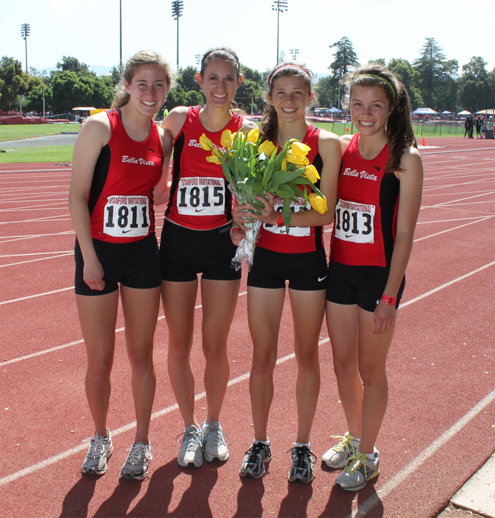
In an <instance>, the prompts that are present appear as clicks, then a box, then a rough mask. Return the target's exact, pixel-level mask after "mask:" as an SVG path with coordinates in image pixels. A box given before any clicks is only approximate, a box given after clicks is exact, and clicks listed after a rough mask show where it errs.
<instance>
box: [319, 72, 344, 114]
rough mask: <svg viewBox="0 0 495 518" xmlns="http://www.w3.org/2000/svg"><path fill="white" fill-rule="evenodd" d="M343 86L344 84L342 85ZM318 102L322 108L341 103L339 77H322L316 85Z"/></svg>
mask: <svg viewBox="0 0 495 518" xmlns="http://www.w3.org/2000/svg"><path fill="white" fill-rule="evenodd" d="M342 86H343V85H342ZM315 93H316V102H317V104H318V106H319V107H321V108H332V107H334V106H337V105H338V104H339V78H338V77H337V76H327V77H322V78H321V79H320V80H319V81H318V83H316V87H315Z"/></svg>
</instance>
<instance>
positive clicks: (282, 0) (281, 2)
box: [272, 0, 289, 65]
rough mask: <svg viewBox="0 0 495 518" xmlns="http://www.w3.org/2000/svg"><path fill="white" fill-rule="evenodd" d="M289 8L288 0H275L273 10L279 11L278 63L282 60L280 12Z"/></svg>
mask: <svg viewBox="0 0 495 518" xmlns="http://www.w3.org/2000/svg"><path fill="white" fill-rule="evenodd" d="M288 9H289V1H288V0H275V1H274V2H273V5H272V11H277V65H278V64H279V62H280V52H279V42H280V38H279V36H280V13H283V12H284V11H287V10H288Z"/></svg>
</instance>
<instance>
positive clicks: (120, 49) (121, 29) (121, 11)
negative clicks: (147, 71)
mask: <svg viewBox="0 0 495 518" xmlns="http://www.w3.org/2000/svg"><path fill="white" fill-rule="evenodd" d="M119 3H120V73H121V74H122V0H120V2H119Z"/></svg>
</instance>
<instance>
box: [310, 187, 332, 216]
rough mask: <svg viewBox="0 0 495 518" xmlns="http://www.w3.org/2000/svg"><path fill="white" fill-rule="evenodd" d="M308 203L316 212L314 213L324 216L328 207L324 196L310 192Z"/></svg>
mask: <svg viewBox="0 0 495 518" xmlns="http://www.w3.org/2000/svg"><path fill="white" fill-rule="evenodd" d="M308 201H309V204H310V205H311V207H312V208H313V209H314V210H316V212H319V213H320V214H325V212H327V210H328V207H327V200H326V199H325V196H318V195H317V194H316V193H314V192H312V193H311V194H310V195H309V196H308Z"/></svg>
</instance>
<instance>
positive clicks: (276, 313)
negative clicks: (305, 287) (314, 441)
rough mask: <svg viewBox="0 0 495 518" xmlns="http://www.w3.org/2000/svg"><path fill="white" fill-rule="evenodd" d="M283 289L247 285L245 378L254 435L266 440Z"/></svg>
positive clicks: (283, 296) (259, 439) (282, 303)
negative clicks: (249, 358)
mask: <svg viewBox="0 0 495 518" xmlns="http://www.w3.org/2000/svg"><path fill="white" fill-rule="evenodd" d="M284 298H285V289H264V288H254V287H248V318H249V331H250V333H251V338H252V340H253V364H252V368H251V376H250V379H249V392H250V395H251V409H252V412H253V423H254V438H255V439H256V440H258V441H266V440H267V438H268V435H267V425H268V415H269V413H270V405H271V403H272V399H273V370H274V368H275V363H276V361H277V343H278V333H279V329H280V319H281V317H282V310H283V307H284Z"/></svg>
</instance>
